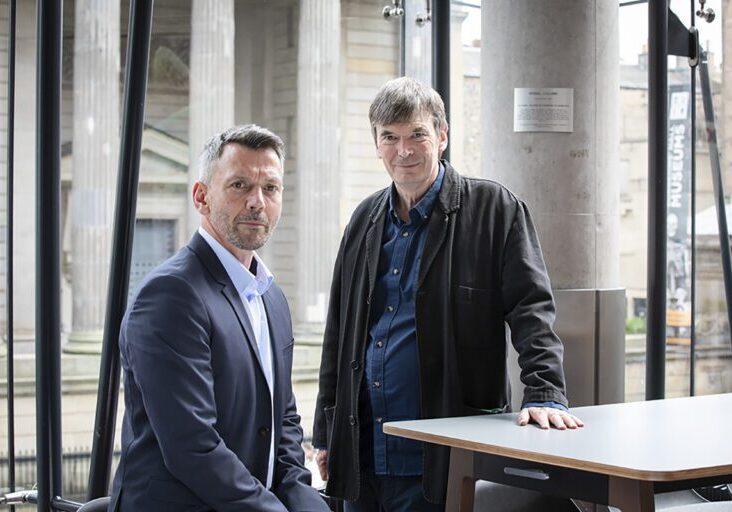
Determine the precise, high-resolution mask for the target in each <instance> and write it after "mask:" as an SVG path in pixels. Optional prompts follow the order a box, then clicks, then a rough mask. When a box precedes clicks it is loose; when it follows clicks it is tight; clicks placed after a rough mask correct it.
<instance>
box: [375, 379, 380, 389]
mask: <svg viewBox="0 0 732 512" xmlns="http://www.w3.org/2000/svg"><path fill="white" fill-rule="evenodd" d="M374 387H375V388H380V387H381V382H379V381H378V380H377V381H375V382H374Z"/></svg>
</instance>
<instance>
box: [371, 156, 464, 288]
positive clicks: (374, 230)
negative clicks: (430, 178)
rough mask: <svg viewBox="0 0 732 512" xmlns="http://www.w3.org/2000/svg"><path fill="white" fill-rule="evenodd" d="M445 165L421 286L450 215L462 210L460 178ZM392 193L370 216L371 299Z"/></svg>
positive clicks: (383, 196)
mask: <svg viewBox="0 0 732 512" xmlns="http://www.w3.org/2000/svg"><path fill="white" fill-rule="evenodd" d="M441 162H442V165H444V166H445V177H444V179H443V182H442V188H441V189H440V194H439V195H438V196H437V201H436V203H435V207H434V208H433V210H432V215H430V218H429V221H428V224H427V240H426V242H425V246H424V254H423V255H422V260H421V265H420V268H419V275H418V278H417V287H419V285H420V284H422V282H423V281H424V277H425V276H426V275H427V271H428V270H429V269H430V266H431V265H432V262H433V261H434V259H435V256H436V255H437V253H438V251H439V249H440V247H441V246H442V243H443V242H444V240H445V235H446V234H447V228H448V224H449V222H450V214H451V213H453V212H455V211H457V210H458V209H459V208H460V175H459V174H458V173H457V171H456V170H455V169H454V168H453V167H452V165H450V162H448V161H447V160H441ZM389 190H390V187H387V188H386V189H384V190H383V191H382V194H381V196H380V197H379V198H378V199H377V200H376V204H375V205H374V207H373V208H372V209H371V212H370V213H369V219H370V221H371V223H370V225H369V226H368V228H367V230H366V266H367V269H368V276H369V298H370V297H371V296H372V295H373V291H374V286H375V284H376V273H377V268H378V265H379V254H380V252H381V239H382V237H383V235H384V215H386V212H387V211H388V209H389Z"/></svg>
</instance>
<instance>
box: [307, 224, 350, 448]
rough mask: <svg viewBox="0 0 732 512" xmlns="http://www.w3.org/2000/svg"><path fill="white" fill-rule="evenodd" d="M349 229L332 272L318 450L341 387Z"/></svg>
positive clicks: (317, 404) (324, 444)
mask: <svg viewBox="0 0 732 512" xmlns="http://www.w3.org/2000/svg"><path fill="white" fill-rule="evenodd" d="M348 231H349V229H348V227H346V231H345V233H344V234H343V238H342V239H341V245H340V248H339V249H338V255H337V257H336V262H335V266H334V270H333V280H332V281H331V286H330V299H329V304H328V316H327V318H326V321H325V334H324V336H323V353H322V356H321V361H320V379H319V382H320V385H319V391H318V398H317V400H316V402H315V420H314V425H313V446H314V447H315V448H318V449H326V448H327V447H328V424H327V423H328V422H327V420H326V412H327V411H326V409H327V410H328V411H330V413H331V414H332V412H333V409H332V408H333V407H334V406H335V402H336V386H337V383H338V354H339V350H338V348H339V345H340V341H339V340H340V324H341V318H340V316H341V280H342V276H341V273H342V269H343V253H344V247H345V243H346V238H347V236H348Z"/></svg>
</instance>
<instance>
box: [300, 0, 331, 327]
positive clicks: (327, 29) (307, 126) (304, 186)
mask: <svg viewBox="0 0 732 512" xmlns="http://www.w3.org/2000/svg"><path fill="white" fill-rule="evenodd" d="M340 14H341V13H340V2H332V1H330V0H303V1H302V2H301V4H300V22H299V41H298V49H299V51H298V77H297V96H298V102H297V171H296V176H297V212H298V213H297V248H298V249H297V250H298V253H297V262H298V263H299V264H298V271H297V290H296V309H295V319H296V322H297V324H299V326H300V329H303V325H304V324H309V325H311V326H313V324H315V325H321V326H322V324H323V322H324V321H325V314H326V309H327V306H328V292H329V290H330V282H331V277H332V273H333V263H334V261H335V256H336V251H337V249H338V241H339V239H340V235H341V233H340V229H339V201H340V199H339V197H340V182H341V180H340V169H341V166H340V160H339V158H340V156H339V151H338V148H339V143H338V142H339V137H340V130H339V125H340V122H339V109H338V103H339V94H340V87H339V79H338V78H339V72H340V70H339V64H340V46H341V30H340V24H341V16H340ZM308 329H309V330H310V328H308Z"/></svg>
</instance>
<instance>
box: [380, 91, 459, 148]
mask: <svg viewBox="0 0 732 512" xmlns="http://www.w3.org/2000/svg"><path fill="white" fill-rule="evenodd" d="M419 115H428V116H430V117H431V118H432V123H433V125H434V127H435V131H436V132H437V133H440V131H442V130H447V117H446V116H445V103H444V102H443V101H442V98H440V95H439V94H437V91H435V90H434V89H433V88H432V87H430V86H428V85H425V84H423V83H421V82H418V81H417V80H415V79H414V78H409V77H406V76H404V77H401V78H395V79H393V80H389V81H388V82H386V83H385V84H384V85H383V86H381V89H379V92H377V93H376V97H375V98H374V101H373V102H371V107H370V108H369V121H370V122H371V132H372V134H373V136H374V141H376V125H381V126H386V125H389V124H395V123H408V122H410V121H412V120H413V119H414V118H415V117H416V116H419Z"/></svg>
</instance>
